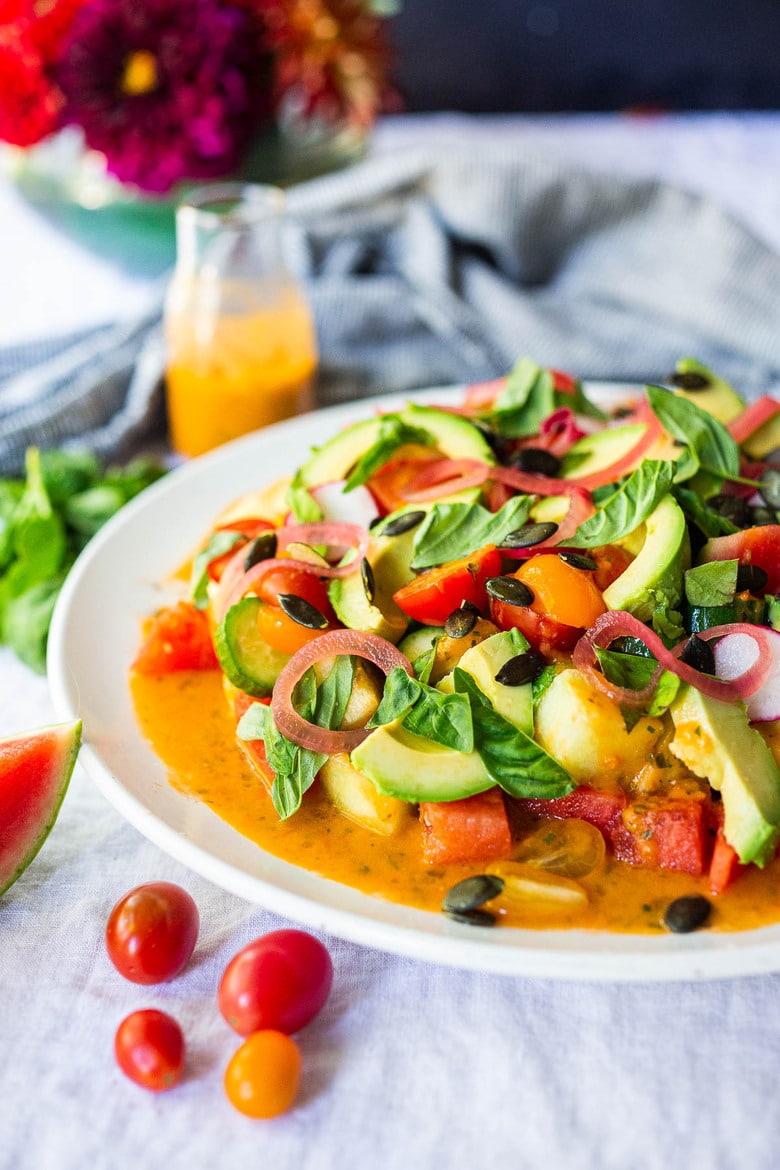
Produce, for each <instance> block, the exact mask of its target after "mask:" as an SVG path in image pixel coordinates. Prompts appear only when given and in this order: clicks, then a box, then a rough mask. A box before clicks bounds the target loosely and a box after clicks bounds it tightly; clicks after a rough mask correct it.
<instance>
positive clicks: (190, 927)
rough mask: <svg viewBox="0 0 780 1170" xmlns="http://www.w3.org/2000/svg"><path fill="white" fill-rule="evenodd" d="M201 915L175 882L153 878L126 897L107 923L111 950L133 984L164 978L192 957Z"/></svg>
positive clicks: (111, 954) (108, 944)
mask: <svg viewBox="0 0 780 1170" xmlns="http://www.w3.org/2000/svg"><path fill="white" fill-rule="evenodd" d="M199 926H200V916H199V914H198V908H197V906H196V905H195V902H194V900H193V898H192V897H191V896H190V895H189V894H188V893H187V891H186V890H183V889H182V888H181V886H177V885H174V884H173V882H147V883H146V884H145V885H142V886H136V888H135V889H133V890H130V891H129V893H127V894H125V895H124V897H122V898H120V899H119V901H118V902H117V904H116V905H115V906H114V908H113V910H112V911H111V914H110V916H109V919H108V923H107V924H106V950H107V951H108V957H109V958H110V960H111V962H112V963H113V964H114V966H115V967H116V969H117V971H118V972H119V974H120V975H122V976H123V977H124V978H125V979H128V980H129V981H130V982H131V983H142V984H152V983H164V982H166V981H167V980H169V979H173V978H174V977H175V976H176V975H178V974H179V972H180V971H181V970H182V969H183V968H184V966H185V965H186V963H187V962H188V960H189V958H190V956H191V954H192V952H193V950H194V949H195V943H196V941H197V938H198V929H199Z"/></svg>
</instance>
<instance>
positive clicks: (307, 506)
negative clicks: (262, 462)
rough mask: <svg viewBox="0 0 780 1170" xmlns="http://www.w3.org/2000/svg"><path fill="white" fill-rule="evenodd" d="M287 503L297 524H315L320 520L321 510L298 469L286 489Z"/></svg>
mask: <svg viewBox="0 0 780 1170" xmlns="http://www.w3.org/2000/svg"><path fill="white" fill-rule="evenodd" d="M287 503H288V506H289V508H290V511H291V512H292V514H293V516H294V517H295V519H296V522H297V523H298V524H316V523H317V521H318V520H321V519H322V508H321V507H320V506H319V504H318V503H317V501H316V500H315V498H314V496H313V495H312V494H311V492H310V491H309V489H308V488H307V487H306V484H305V483H304V482H303V476H302V475H301V472H300V469H299V470H298V471H296V473H295V475H294V476H293V478H292V480H291V481H290V484H289V487H288V488H287Z"/></svg>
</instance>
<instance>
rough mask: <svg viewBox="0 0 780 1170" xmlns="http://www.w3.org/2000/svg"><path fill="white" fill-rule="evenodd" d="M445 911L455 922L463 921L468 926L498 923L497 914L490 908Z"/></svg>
mask: <svg viewBox="0 0 780 1170" xmlns="http://www.w3.org/2000/svg"><path fill="white" fill-rule="evenodd" d="M444 913H445V914H446V916H447V917H448V918H451V919H452V921H453V922H462V923H464V924H465V925H466V926H495V925H496V916H495V914H491V912H490V911H489V910H445V911H444Z"/></svg>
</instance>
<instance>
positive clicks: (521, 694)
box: [438, 630, 534, 736]
mask: <svg viewBox="0 0 780 1170" xmlns="http://www.w3.org/2000/svg"><path fill="white" fill-rule="evenodd" d="M527 649H528V643H527V641H526V640H525V638H524V637H523V636H522V634H521V633H520V632H519V630H502V631H501V633H499V634H492V635H491V636H490V637H489V638H486V639H485V641H484V642H480V643H479V644H478V645H477V646H472V647H471V649H470V650H467V651H466V653H465V654H464V655H463V657H462V658H461V660H460V662H459V663H458V666H459V667H460V669H461V670H465V671H466V673H467V674H470V675H471V677H472V678H473V679H474V682H475V683H476V684H477V686H478V687H479V689H480V690H481V691H482V693H483V695H485V697H486V698H487V699H489V701H490V703H491V705H492V706H493V708H494V710H496V711H498V713H499V715H503V716H504V718H505V719H508V720H509V722H510V723H512V724H514V726H515V727H519V728H520V730H521V731H524V732H525V733H526V735H531V736H532V735H533V733H534V702H533V689H532V687H531V684H530V683H525V684H523V685H522V686H519V687H508V686H504V685H503V684H502V683H500V682H497V680H496V675H497V674H498V672H499V671H500V669H501V667H502V666H504V665H505V664H506V663H507V662H508V661H509V660H510V658H514V657H516V655H518V654H522V653H524V652H525V651H526V650H527ZM438 689H439V690H440V691H445V692H451V691H452V690H453V689H454V687H453V681H452V675H445V677H444V678H443V679H441V681H440V682H439V683H438Z"/></svg>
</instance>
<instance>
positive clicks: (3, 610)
mask: <svg viewBox="0 0 780 1170" xmlns="http://www.w3.org/2000/svg"><path fill="white" fill-rule="evenodd" d="M25 472H26V476H25V479H24V480H20V479H4V480H0V642H4V643H5V644H6V645H8V646H9V647H10V648H11V649H12V650H13V651H14V653H15V654H16V656H17V657H18V658H19V659H20V660H21V661H22V662H24V663H25V664H26V665H27V666H30V667H31V668H32V669H33V670H36V671H38V672H39V673H40V674H43V673H44V671H45V669H46V643H47V639H48V633H49V623H50V621H51V615H52V611H53V609H54V604H55V602H56V600H57V596H58V594H59V591H60V588H61V587H62V583H63V581H64V580H65V577H66V575H67V573H68V571H69V569H70V567H71V565H72V564H73V562H74V560H75V559H76V557H77V555H78V553H79V552H80V551H81V549H82V548H83V547H84V545H85V544H86V543H87V541H88V540H89V539H90V537H92V536H93V535H94V534H95V532H97V531H98V529H99V528H101V527H102V525H103V524H105V522H106V521H107V520H108V519H110V517H111V516H113V515H114V514H115V513H116V512H117V511H118V510H119V509H120V508H121V507H123V506H124V505H125V504H126V503H127V502H128V500H130V499H132V497H133V496H135V495H137V494H138V492H140V491H142V490H143V489H144V488H145V487H148V485H149V484H150V483H152V482H153V481H154V480H156V479H158V478H159V477H160V476H161V475H163V474H164V469H163V468H162V467H160V466H159V464H157V463H156V462H154V461H152V460H149V459H136V460H133V461H132V462H131V463H128V464H127V465H126V466H125V467H113V468H108V469H107V470H106V471H105V472H104V471H102V469H101V467H100V464H99V462H98V460H97V459H96V458H95V456H94V455H92V454H90V453H88V452H79V451H67V450H59V449H56V450H51V451H44V452H41V451H39V450H38V448H37V447H30V448H29V449H28V451H27V456H26V459H25Z"/></svg>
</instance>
